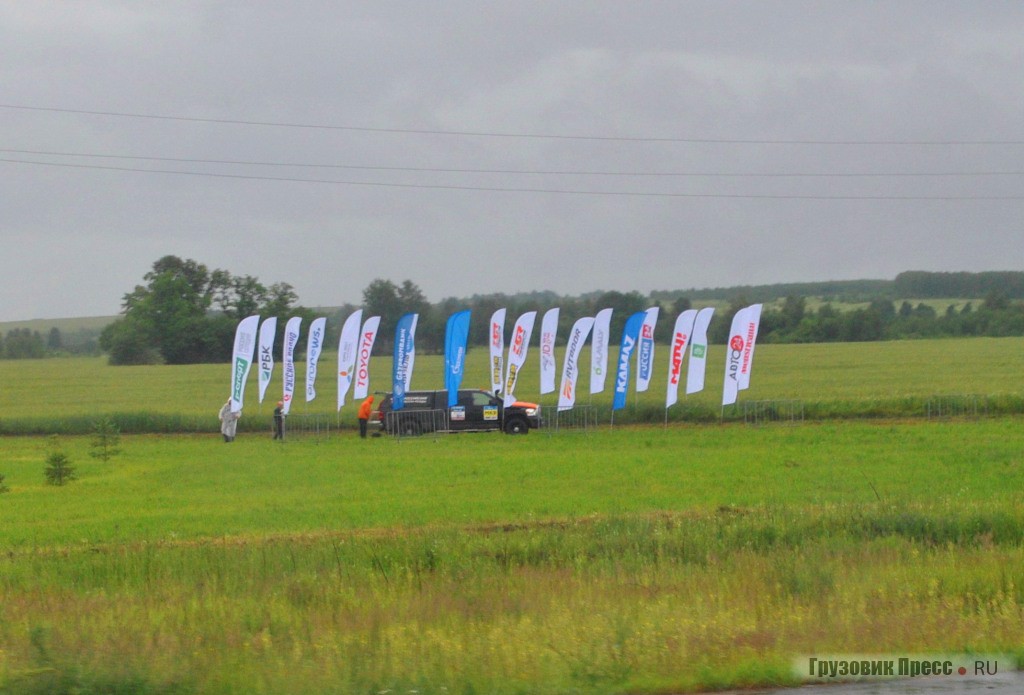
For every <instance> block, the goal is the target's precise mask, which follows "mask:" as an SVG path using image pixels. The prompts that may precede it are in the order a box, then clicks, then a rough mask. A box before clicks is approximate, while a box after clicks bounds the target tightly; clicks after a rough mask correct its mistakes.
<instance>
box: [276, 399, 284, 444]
mask: <svg viewBox="0 0 1024 695" xmlns="http://www.w3.org/2000/svg"><path fill="white" fill-rule="evenodd" d="M274 439H281V440H284V401H278V402H277V407H276V408H274Z"/></svg>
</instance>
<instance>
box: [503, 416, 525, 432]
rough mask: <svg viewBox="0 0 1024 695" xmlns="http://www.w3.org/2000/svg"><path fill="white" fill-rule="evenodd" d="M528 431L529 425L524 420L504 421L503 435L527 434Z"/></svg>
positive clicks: (512, 419)
mask: <svg viewBox="0 0 1024 695" xmlns="http://www.w3.org/2000/svg"><path fill="white" fill-rule="evenodd" d="M529 431H530V423H528V422H527V421H526V419H525V418H521V417H514V418H509V419H508V420H506V421H505V434H527V433H529Z"/></svg>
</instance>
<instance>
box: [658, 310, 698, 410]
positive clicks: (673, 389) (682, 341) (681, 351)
mask: <svg viewBox="0 0 1024 695" xmlns="http://www.w3.org/2000/svg"><path fill="white" fill-rule="evenodd" d="M696 319H697V310H696V309H687V310H686V311H684V312H683V313H681V314H679V316H678V318H676V326H675V329H674V330H673V331H672V342H670V343H669V349H670V350H671V352H670V353H669V359H668V387H667V388H666V389H665V407H666V408H671V407H672V406H673V405H675V404H676V401H678V400H679V380H680V379H681V378H682V375H683V360H684V359H685V358H686V348H688V347H689V345H690V336H691V335H693V324H694V321H696Z"/></svg>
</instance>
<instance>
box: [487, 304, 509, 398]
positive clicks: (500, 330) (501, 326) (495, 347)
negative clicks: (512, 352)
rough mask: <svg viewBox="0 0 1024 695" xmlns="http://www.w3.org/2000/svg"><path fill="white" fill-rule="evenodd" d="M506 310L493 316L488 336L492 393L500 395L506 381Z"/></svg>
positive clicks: (501, 310)
mask: <svg viewBox="0 0 1024 695" xmlns="http://www.w3.org/2000/svg"><path fill="white" fill-rule="evenodd" d="M505 313H506V310H505V309H498V310H497V311H495V312H494V313H493V314H492V315H491V327H490V331H489V332H488V335H489V336H490V341H491V393H493V394H495V395H498V393H500V392H501V385H502V382H503V381H504V379H505V365H504V360H503V359H502V357H503V355H504V352H505Z"/></svg>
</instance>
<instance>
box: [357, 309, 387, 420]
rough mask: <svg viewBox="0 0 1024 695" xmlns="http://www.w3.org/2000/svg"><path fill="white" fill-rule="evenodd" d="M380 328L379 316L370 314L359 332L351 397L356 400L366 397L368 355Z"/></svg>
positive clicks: (371, 353)
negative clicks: (353, 386)
mask: <svg viewBox="0 0 1024 695" xmlns="http://www.w3.org/2000/svg"><path fill="white" fill-rule="evenodd" d="M378 330H380V316H371V317H370V318H368V319H366V322H365V323H363V330H362V331H360V332H359V336H360V337H359V351H358V352H357V353H356V387H355V390H354V392H353V393H352V397H353V398H355V399H356V400H362V399H364V398H366V395H367V394H368V393H369V392H370V356H371V355H373V343H374V341H375V340H377V331H378Z"/></svg>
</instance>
